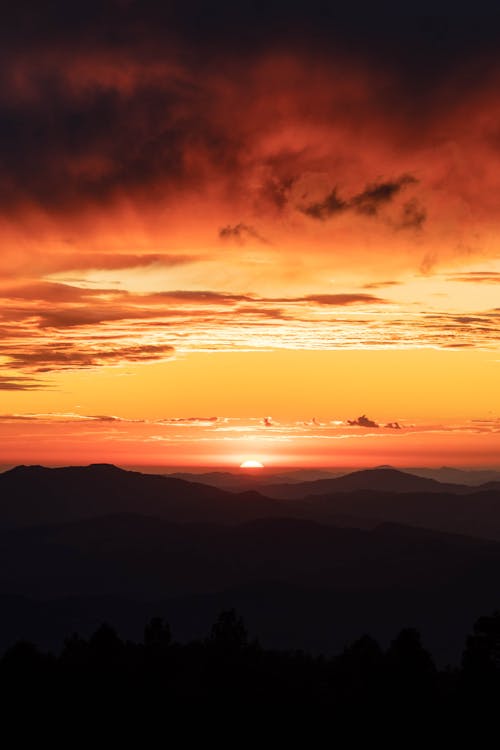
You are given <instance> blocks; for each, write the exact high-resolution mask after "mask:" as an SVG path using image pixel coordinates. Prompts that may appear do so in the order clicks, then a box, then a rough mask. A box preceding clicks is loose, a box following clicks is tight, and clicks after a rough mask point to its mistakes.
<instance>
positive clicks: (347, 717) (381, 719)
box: [0, 610, 500, 735]
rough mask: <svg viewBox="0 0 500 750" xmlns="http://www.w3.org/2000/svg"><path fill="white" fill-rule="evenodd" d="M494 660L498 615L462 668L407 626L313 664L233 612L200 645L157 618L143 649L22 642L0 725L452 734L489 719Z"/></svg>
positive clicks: (479, 634) (4, 676) (107, 630)
mask: <svg viewBox="0 0 500 750" xmlns="http://www.w3.org/2000/svg"><path fill="white" fill-rule="evenodd" d="M499 655H500V614H499V613H496V614H494V615H492V616H487V617H481V618H479V619H478V620H477V622H476V624H475V626H474V631H473V633H472V634H471V635H470V636H469V637H468V638H467V642H466V644H465V647H464V652H463V658H462V663H461V666H460V667H459V668H456V669H445V670H439V669H437V668H436V666H435V664H434V662H433V659H432V657H431V655H430V654H429V652H428V651H427V650H426V649H425V648H424V646H423V645H422V643H421V640H420V635H419V633H418V631H416V630H413V629H405V630H402V631H401V632H400V633H399V635H397V637H396V638H395V639H394V640H393V641H392V642H391V644H390V646H389V647H388V648H387V649H386V650H385V651H384V650H382V649H381V648H380V646H379V645H378V643H377V642H376V641H375V640H374V639H373V638H371V637H370V636H368V635H365V636H363V637H362V638H360V639H358V640H357V641H355V642H353V643H351V644H350V645H348V646H347V647H346V648H345V649H344V651H343V652H342V653H341V654H339V655H337V656H335V657H331V658H326V657H322V656H319V657H318V656H314V657H313V656H311V655H309V654H307V653H304V652H302V651H274V650H267V649H264V648H262V647H261V646H260V645H259V643H258V641H255V640H249V638H248V636H247V632H246V629H245V626H244V623H243V621H242V619H241V618H240V617H239V616H238V615H237V614H236V613H235V612H234V610H230V611H225V612H222V613H221V614H220V616H219V618H218V620H217V621H216V622H215V624H214V625H213V627H212V630H211V633H210V634H209V635H208V637H207V638H206V639H204V640H202V641H195V642H191V643H188V644H186V645H180V644H178V643H174V642H173V641H172V639H171V634H170V628H169V626H168V625H167V624H166V623H165V622H164V621H163V620H162V619H161V618H154V619H152V620H151V621H150V622H149V624H148V625H147V626H146V628H145V630H144V639H143V642H141V643H134V642H130V641H123V640H121V639H120V637H119V636H118V634H117V633H116V632H115V630H114V629H113V628H111V627H110V626H108V625H105V624H104V625H102V626H101V627H100V628H99V629H98V630H97V631H96V632H95V633H94V634H93V635H92V636H91V637H90V638H89V639H88V640H86V639H83V638H81V637H79V636H78V635H72V636H71V637H69V638H68V639H67V640H66V641H65V643H64V646H63V648H62V650H61V652H60V653H59V655H57V656H56V655H53V654H50V653H45V652H42V651H40V650H39V649H38V648H37V647H36V646H35V645H33V644H30V643H27V642H19V643H17V644H16V645H14V646H13V647H11V648H10V649H9V650H8V651H7V652H6V653H5V654H4V656H3V658H2V660H1V662H0V690H1V700H2V707H3V712H4V718H8V719H10V718H12V715H13V714H12V711H14V712H15V711H16V710H18V711H20V712H21V713H22V715H23V716H24V718H25V719H30V720H35V721H36V722H38V724H37V726H39V728H40V727H41V726H42V725H43V726H44V728H45V729H46V728H47V726H50V723H51V721H53V722H54V727H55V726H61V725H62V724H63V723H65V722H66V721H69V722H72V732H75V729H77V731H78V732H80V731H86V730H88V729H89V727H90V726H91V725H93V722H94V721H96V722H100V721H104V720H105V721H106V722H107V723H108V725H109V723H110V722H111V724H113V722H115V729H116V731H118V727H119V728H120V730H123V729H126V727H127V726H128V725H129V723H133V724H134V725H136V724H137V721H139V722H140V721H145V722H146V724H147V725H148V726H149V725H151V723H156V722H158V721H161V722H163V721H165V722H167V725H168V723H177V722H182V721H186V717H187V716H190V717H191V718H190V722H191V725H190V726H189V724H188V725H185V731H186V732H187V733H191V731H194V730H197V729H201V727H196V722H197V721H198V720H200V716H201V715H203V716H206V717H210V721H211V723H212V725H213V723H214V722H215V724H217V722H218V721H219V722H220V724H221V727H222V726H226V727H227V726H228V724H229V723H231V722H232V721H233V720H237V721H239V722H240V724H239V731H240V732H242V733H243V735H244V734H245V733H246V732H247V730H248V731H251V730H252V729H255V728H256V726H257V725H258V724H259V723H261V722H265V723H269V721H271V720H272V723H273V725H274V727H275V728H276V727H278V726H281V732H282V733H283V732H285V729H286V730H289V729H292V728H293V727H294V726H295V725H296V724H301V725H302V728H304V725H307V722H312V724H310V729H311V730H312V728H313V727H316V728H318V727H320V726H324V725H325V724H329V725H330V726H331V727H332V730H333V727H335V731H338V730H339V728H341V727H342V728H344V729H346V728H349V730H350V731H351V732H353V733H357V732H358V731H361V730H364V729H367V728H368V726H366V725H365V722H369V727H370V731H374V730H375V728H376V726H377V727H378V729H381V728H383V726H384V725H385V726H386V729H387V727H389V726H393V727H394V726H395V724H399V722H400V721H401V720H403V721H404V722H406V731H408V730H409V729H410V728H411V732H412V733H413V732H414V731H419V730H421V729H422V727H423V726H424V724H425V725H427V723H428V722H435V721H437V720H439V722H440V723H441V724H442V725H443V726H446V725H448V724H449V728H450V729H452V728H455V729H456V728H457V727H458V726H459V725H460V724H461V723H462V722H463V721H466V720H472V719H474V721H477V720H478V718H479V720H480V721H483V720H485V721H487V720H488V719H489V718H494V716H495V714H496V710H497V706H498V701H499V699H500V656H499ZM181 717H182V718H181ZM40 722H41V723H40ZM75 722H76V723H75ZM241 722H243V723H241ZM280 722H281V725H280ZM373 722H375V724H374V723H373ZM25 723H26V722H25ZM28 725H29V721H28ZM167 725H165V727H166V726H167ZM26 728H27V727H26V726H24V727H23V726H20V730H21V733H22V731H23V729H26ZM32 728H33V727H32ZM108 728H109V727H108ZM135 728H137V726H135ZM212 728H213V726H212Z"/></svg>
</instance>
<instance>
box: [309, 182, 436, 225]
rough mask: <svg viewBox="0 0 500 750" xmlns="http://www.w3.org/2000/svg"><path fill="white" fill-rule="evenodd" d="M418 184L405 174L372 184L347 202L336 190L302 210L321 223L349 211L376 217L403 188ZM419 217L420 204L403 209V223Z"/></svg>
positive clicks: (421, 220)
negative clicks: (382, 207)
mask: <svg viewBox="0 0 500 750" xmlns="http://www.w3.org/2000/svg"><path fill="white" fill-rule="evenodd" d="M417 182H418V180H416V178H415V177H413V176H412V175H409V174H404V175H402V176H401V177H399V178H398V179H396V180H387V181H385V182H373V183H370V184H368V185H367V186H366V187H365V189H364V190H363V191H362V192H361V193H357V194H355V195H353V196H352V197H351V198H349V199H347V200H343V199H342V198H340V197H339V194H338V189H337V188H334V189H333V190H332V191H331V192H330V193H329V194H328V195H327V196H326V198H324V199H323V200H322V201H319V202H316V203H310V204H309V205H307V206H305V207H303V208H302V209H301V210H302V213H304V214H306V215H307V216H310V217H311V218H313V219H319V220H321V221H325V220H326V219H329V218H331V217H332V216H335V215H336V214H339V213H343V212H344V211H348V210H351V211H355V212H356V213H359V214H364V215H365V216H376V215H377V214H378V212H379V209H380V208H381V206H384V205H385V204H387V203H390V202H391V201H392V200H393V199H394V198H395V197H396V195H397V194H398V193H399V192H401V190H402V189H403V188H405V187H407V186H408V185H414V184H415V183H417ZM405 211H406V213H405ZM419 217H420V214H419V213H418V204H416V203H415V204H414V203H413V202H411V201H410V202H409V203H407V204H406V209H405V208H403V219H402V221H404V220H405V219H406V220H407V221H413V222H415V221H416V220H417V219H418V218H419ZM424 219H425V215H424V216H423V217H421V218H420V223H422V222H423V221H424Z"/></svg>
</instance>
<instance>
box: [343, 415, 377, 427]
mask: <svg viewBox="0 0 500 750" xmlns="http://www.w3.org/2000/svg"><path fill="white" fill-rule="evenodd" d="M347 424H348V425H351V427H379V425H378V424H377V423H376V422H374V421H373V419H369V418H368V417H367V416H366V414H362V415H361V417H358V418H357V419H348V420H347Z"/></svg>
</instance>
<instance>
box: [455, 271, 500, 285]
mask: <svg viewBox="0 0 500 750" xmlns="http://www.w3.org/2000/svg"><path fill="white" fill-rule="evenodd" d="M448 281H460V282H464V283H467V284H500V272H498V271H467V272H465V273H454V274H450V275H449V276H448Z"/></svg>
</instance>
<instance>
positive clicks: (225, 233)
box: [219, 222, 267, 245]
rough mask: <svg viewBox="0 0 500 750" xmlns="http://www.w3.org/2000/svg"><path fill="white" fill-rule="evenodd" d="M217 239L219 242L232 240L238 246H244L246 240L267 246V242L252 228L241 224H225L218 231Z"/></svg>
mask: <svg viewBox="0 0 500 750" xmlns="http://www.w3.org/2000/svg"><path fill="white" fill-rule="evenodd" d="M219 237H220V239H221V240H233V241H234V242H237V243H238V244H239V245H244V244H245V242H246V241H247V240H248V239H252V240H257V241H258V242H260V243H262V244H264V245H266V244H267V240H266V239H265V238H264V237H262V235H261V234H259V232H258V231H257V230H256V229H255V228H254V227H252V226H250V225H249V224H243V223H242V222H240V223H239V224H234V225H232V226H231V225H230V224H227V225H226V226H225V227H221V228H220V229H219Z"/></svg>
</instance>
